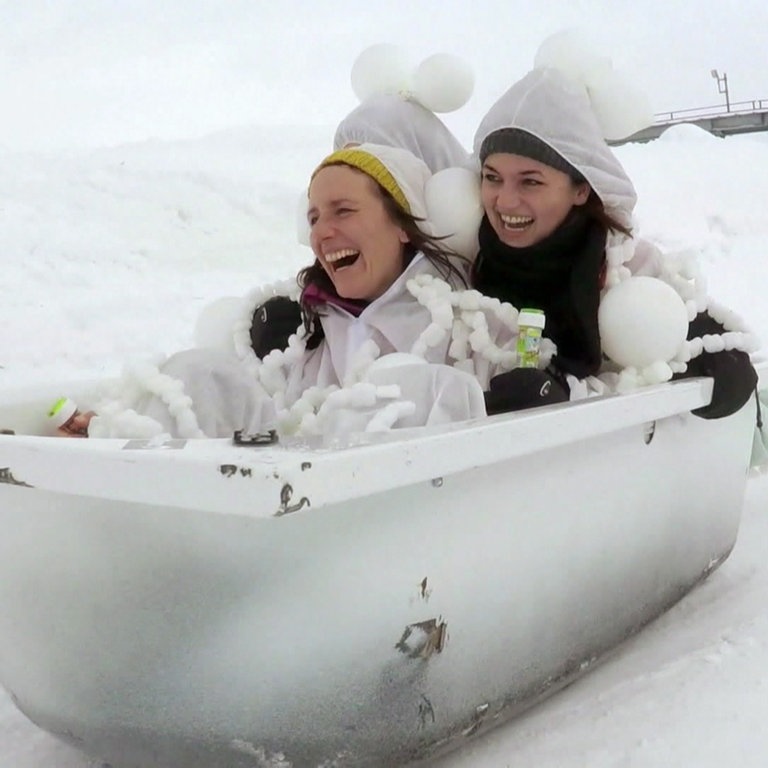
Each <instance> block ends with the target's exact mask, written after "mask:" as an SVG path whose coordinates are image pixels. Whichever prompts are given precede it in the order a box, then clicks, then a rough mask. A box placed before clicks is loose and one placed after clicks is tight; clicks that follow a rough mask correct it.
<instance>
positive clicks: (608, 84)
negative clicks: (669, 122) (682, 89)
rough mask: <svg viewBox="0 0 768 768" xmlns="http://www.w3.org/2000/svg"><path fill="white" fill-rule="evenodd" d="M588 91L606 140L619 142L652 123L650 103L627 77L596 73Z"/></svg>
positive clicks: (616, 74)
mask: <svg viewBox="0 0 768 768" xmlns="http://www.w3.org/2000/svg"><path fill="white" fill-rule="evenodd" d="M587 90H588V92H589V99H590V102H591V103H592V109H593V110H594V112H595V117H597V122H598V123H600V128H601V129H602V131H603V138H605V139H608V140H609V141H611V140H614V141H617V140H619V139H623V138H626V137H627V136H631V135H632V134H633V133H637V131H640V130H642V129H643V128H647V127H648V126H649V125H651V124H652V123H653V119H654V118H653V109H652V107H651V102H650V101H649V100H648V97H647V96H646V95H645V93H643V91H642V90H641V89H640V88H639V87H638V86H637V85H635V84H634V83H633V82H632V81H631V80H630V79H629V77H628V76H627V75H625V74H623V73H620V72H617V71H614V70H603V71H600V72H597V73H594V74H593V75H592V76H591V77H590V80H589V82H588V84H587Z"/></svg>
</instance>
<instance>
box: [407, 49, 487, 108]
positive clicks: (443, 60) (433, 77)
mask: <svg viewBox="0 0 768 768" xmlns="http://www.w3.org/2000/svg"><path fill="white" fill-rule="evenodd" d="M474 87H475V75H474V72H473V71H472V68H471V67H470V66H469V64H468V63H467V62H466V61H464V59H460V58H459V57H458V56H453V55H451V54H450V53H436V54H434V56H430V57H429V58H427V59H424V61H422V62H421V64H419V66H418V67H417V68H416V71H415V72H414V74H413V95H414V97H415V98H416V100H417V101H418V102H419V103H420V104H423V105H424V106H425V107H426V108H427V109H431V110H432V111H433V112H453V111H454V110H456V109H459V107H463V106H464V105H465V104H466V103H467V101H469V97H470V96H471V95H472V91H473V90H474Z"/></svg>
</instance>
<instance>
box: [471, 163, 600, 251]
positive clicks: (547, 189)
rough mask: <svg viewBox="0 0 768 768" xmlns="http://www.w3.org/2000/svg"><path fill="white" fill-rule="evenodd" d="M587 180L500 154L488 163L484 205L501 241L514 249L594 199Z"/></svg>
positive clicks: (544, 233) (546, 233)
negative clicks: (572, 210) (590, 199)
mask: <svg viewBox="0 0 768 768" xmlns="http://www.w3.org/2000/svg"><path fill="white" fill-rule="evenodd" d="M589 190H590V187H589V185H588V184H587V183H586V182H581V183H577V182H575V181H574V180H573V179H572V178H571V177H570V176H569V175H568V174H567V173H563V172H562V171H558V170H556V169H555V168H552V167H550V166H549V165H545V164H544V163H540V162H538V160H531V159H530V158H527V157H522V156H521V155H510V154H507V153H506V152H498V153H496V154H492V155H488V157H487V158H486V159H485V162H484V163H483V168H482V182H481V185H480V193H481V196H482V201H483V208H484V209H485V213H486V215H487V216H488V221H490V223H491V226H492V227H493V229H494V231H495V232H496V234H497V235H498V237H499V239H500V240H501V241H502V242H503V243H505V244H506V245H509V246H512V247H513V248H524V247H526V246H529V245H535V244H536V243H539V242H541V241H542V240H543V239H544V238H545V237H548V236H549V235H551V234H552V233H553V232H554V231H555V230H556V229H557V228H558V227H559V226H560V225H561V224H562V223H563V222H564V221H565V219H566V217H567V216H568V214H569V212H570V210H571V208H573V206H574V205H583V204H584V203H585V202H586V201H587V198H588V197H589Z"/></svg>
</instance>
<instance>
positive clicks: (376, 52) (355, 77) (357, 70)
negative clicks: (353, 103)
mask: <svg viewBox="0 0 768 768" xmlns="http://www.w3.org/2000/svg"><path fill="white" fill-rule="evenodd" d="M412 73H413V63H412V62H411V60H410V57H409V56H408V54H407V53H406V51H405V49H404V48H401V47H400V46H399V45H392V44H391V43H379V44H378V45H372V46H370V47H369V48H366V49H365V50H364V51H363V52H362V53H361V54H360V55H359V56H358V57H357V58H356V59H355V63H354V64H353V65H352V74H351V79H352V90H353V91H354V92H355V96H357V98H358V99H359V100H360V101H365V100H366V99H368V98H369V97H371V96H375V95H376V94H381V93H402V92H409V91H410V90H411V79H412Z"/></svg>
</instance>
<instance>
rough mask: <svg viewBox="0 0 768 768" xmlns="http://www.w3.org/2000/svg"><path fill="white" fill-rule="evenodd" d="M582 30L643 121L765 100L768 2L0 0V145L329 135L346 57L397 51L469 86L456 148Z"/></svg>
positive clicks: (347, 105)
mask: <svg viewBox="0 0 768 768" xmlns="http://www.w3.org/2000/svg"><path fill="white" fill-rule="evenodd" d="M573 26H577V27H580V28H581V29H584V30H586V31H587V32H588V33H589V35H590V36H591V38H592V39H593V40H594V41H595V43H596V44H597V45H598V46H599V47H600V49H601V52H602V53H604V54H605V55H607V56H609V57H610V58H612V60H613V62H614V66H615V67H617V68H620V69H624V70H629V71H630V72H632V73H633V74H634V75H635V77H636V79H637V81H638V82H639V83H640V84H641V85H642V86H643V87H644V88H645V89H646V90H647V92H648V93H649V95H650V97H651V99H652V103H653V105H654V108H655V109H656V111H662V110H670V109H679V108H685V107H697V106H707V105H712V104H719V103H722V102H723V100H724V99H723V97H722V96H721V95H719V94H718V92H717V84H716V82H715V81H714V80H713V78H712V77H711V75H710V70H711V69H713V68H717V69H719V70H720V72H721V73H723V72H725V73H727V75H728V81H729V88H730V96H731V101H732V102H736V101H741V100H747V99H749V100H751V99H761V98H762V99H768V3H766V2H765V0H739V2H738V5H736V4H734V3H725V2H722V3H717V2H708V3H703V2H701V0H638V1H637V2H627V0H544V2H539V3H532V2H531V1H530V0H524V1H523V0H503V1H500V0H395V1H394V2H384V1H382V2H380V3H378V6H377V5H375V4H369V3H368V2H364V0H357V2H351V1H350V0H323V1H321V2H318V1H317V0H281V1H280V2H267V1H266V0H62V2H53V1H52V0H24V2H20V0H0V100H1V103H2V105H3V110H2V114H3V117H2V119H0V147H5V148H7V149H12V150H16V149H22V150H23V149H38V148H39V149H49V148H59V147H63V146H71V145H80V146H83V145H85V146H90V145H104V144H116V143H121V142H124V141H132V140H141V139H144V138H148V137H159V138H180V137H185V136H190V137H191V136H198V135H201V134H203V133H206V132H209V131H212V130H215V129H218V128H223V127H228V126H233V125H240V124H253V123H272V124H280V123H286V124H302V123H304V122H310V123H316V124H329V125H331V124H335V123H337V122H338V121H339V119H340V118H341V117H343V116H344V114H346V113H347V112H348V111H349V110H350V109H351V108H353V107H354V105H355V104H356V100H355V97H354V95H353V94H352V90H351V87H350V85H349V72H350V68H351V65H352V62H353V61H354V58H355V56H356V55H357V54H358V53H359V52H360V51H361V50H362V49H363V48H365V47H366V46H368V45H371V44H373V43H379V42H390V43H400V44H402V45H404V46H405V47H407V48H408V49H409V51H411V52H412V53H413V55H414V57H415V58H416V60H417V61H418V60H420V59H421V58H424V57H426V56H428V55H430V54H433V53H437V52H439V51H447V52H450V53H455V54H458V55H460V56H462V57H464V58H465V59H467V60H468V61H469V62H470V63H471V64H472V66H473V69H474V71H475V75H476V78H477V81H476V87H475V93H474V96H473V97H472V99H471V100H470V102H469V103H468V104H467V105H466V106H465V107H464V108H463V110H461V112H459V113H457V114H455V115H449V116H448V118H447V122H448V123H449V125H451V126H452V127H453V128H454V130H456V132H457V133H458V134H459V136H460V138H461V139H462V140H463V141H464V142H465V143H467V144H468V143H469V141H470V139H471V135H472V132H473V130H474V127H475V125H476V124H477V122H478V121H479V119H480V117H481V116H482V114H483V112H484V110H485V109H486V108H487V107H488V106H490V104H491V103H492V102H493V100H494V99H495V98H496V97H497V96H498V95H499V94H500V93H501V92H502V91H503V90H505V88H506V87H507V86H508V85H510V84H511V83H512V82H513V81H514V80H515V79H517V78H519V77H521V76H522V75H523V74H525V72H526V71H527V70H528V69H529V68H530V67H531V65H532V63H533V56H534V53H535V51H536V49H537V47H538V45H539V43H540V42H541V41H542V40H543V39H544V38H545V37H546V36H548V35H549V34H551V33H553V32H556V31H559V30H561V29H563V28H565V27H573Z"/></svg>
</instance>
